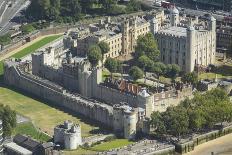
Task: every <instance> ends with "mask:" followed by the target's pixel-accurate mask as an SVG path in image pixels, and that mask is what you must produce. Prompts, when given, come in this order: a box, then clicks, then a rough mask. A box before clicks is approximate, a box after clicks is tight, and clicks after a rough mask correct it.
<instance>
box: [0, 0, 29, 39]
mask: <svg viewBox="0 0 232 155" xmlns="http://www.w3.org/2000/svg"><path fill="white" fill-rule="evenodd" d="M9 1H10V0H0V36H1V35H4V34H5V33H7V32H8V31H9V29H10V28H12V27H13V26H14V25H17V24H18V23H17V21H12V19H13V18H15V17H16V16H20V11H22V10H23V9H25V8H26V7H27V6H28V5H29V4H30V2H29V1H28V0H17V1H12V4H11V5H10V3H9Z"/></svg>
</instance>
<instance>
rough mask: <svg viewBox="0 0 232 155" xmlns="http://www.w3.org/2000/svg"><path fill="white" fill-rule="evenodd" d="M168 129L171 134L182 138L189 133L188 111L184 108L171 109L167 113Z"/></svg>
mask: <svg viewBox="0 0 232 155" xmlns="http://www.w3.org/2000/svg"><path fill="white" fill-rule="evenodd" d="M165 117H166V118H167V119H166V128H167V129H169V130H170V133H172V134H173V135H175V136H177V137H178V139H180V136H181V135H183V134H185V133H187V132H188V127H189V117H188V114H187V111H186V109H185V108H183V107H178V108H174V107H169V108H168V109H167V112H165Z"/></svg>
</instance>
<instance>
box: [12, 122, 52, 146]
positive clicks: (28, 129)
mask: <svg viewBox="0 0 232 155" xmlns="http://www.w3.org/2000/svg"><path fill="white" fill-rule="evenodd" d="M13 134H14V135H16V134H22V135H24V134H25V135H28V136H31V137H32V138H34V139H36V140H38V141H41V142H46V141H49V140H50V139H51V138H52V137H49V136H47V135H46V134H44V133H42V132H39V131H38V130H36V128H35V127H34V126H33V124H32V123H31V122H29V123H22V124H17V127H16V128H15V129H14V133H13Z"/></svg>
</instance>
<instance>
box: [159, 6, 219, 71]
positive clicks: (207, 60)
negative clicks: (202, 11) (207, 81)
mask: <svg viewBox="0 0 232 155" xmlns="http://www.w3.org/2000/svg"><path fill="white" fill-rule="evenodd" d="M169 18H170V25H166V26H165V27H161V28H160V30H158V31H157V32H156V33H155V36H156V39H157V40H158V46H159V50H160V52H161V55H160V59H161V61H162V62H164V63H165V64H177V65H179V66H180V67H181V68H182V70H184V71H186V72H192V71H193V70H194V69H195V67H207V66H208V65H210V64H214V62H215V53H216V20H215V18H214V17H213V16H211V15H209V17H208V20H207V21H206V22H205V25H203V26H199V23H196V22H198V18H196V19H195V22H194V23H195V24H193V21H192V20H193V19H191V18H189V19H188V20H189V21H188V24H183V23H182V22H181V21H180V16H179V11H178V10H177V9H176V8H175V7H174V8H173V9H172V10H171V11H170V17H169Z"/></svg>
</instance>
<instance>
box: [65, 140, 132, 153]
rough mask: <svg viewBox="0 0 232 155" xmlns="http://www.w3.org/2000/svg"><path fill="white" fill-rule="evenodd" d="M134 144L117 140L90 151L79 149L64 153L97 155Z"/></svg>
mask: <svg viewBox="0 0 232 155" xmlns="http://www.w3.org/2000/svg"><path fill="white" fill-rule="evenodd" d="M132 143H133V142H130V141H128V140H127V139H115V140H113V141H110V142H105V143H102V144H99V145H96V146H93V147H91V148H89V149H84V148H79V149H77V150H73V151H64V153H65V155H90V154H96V152H100V151H107V150H110V149H114V148H119V147H123V146H127V145H129V144H132Z"/></svg>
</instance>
